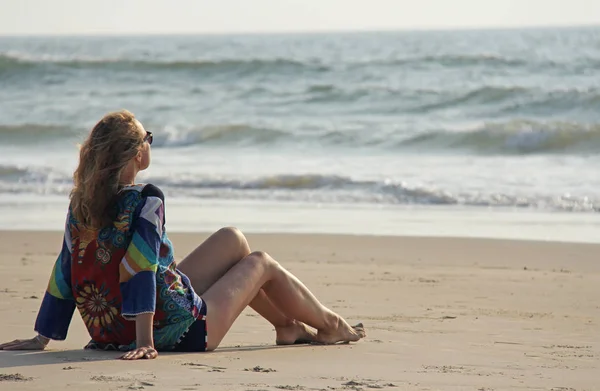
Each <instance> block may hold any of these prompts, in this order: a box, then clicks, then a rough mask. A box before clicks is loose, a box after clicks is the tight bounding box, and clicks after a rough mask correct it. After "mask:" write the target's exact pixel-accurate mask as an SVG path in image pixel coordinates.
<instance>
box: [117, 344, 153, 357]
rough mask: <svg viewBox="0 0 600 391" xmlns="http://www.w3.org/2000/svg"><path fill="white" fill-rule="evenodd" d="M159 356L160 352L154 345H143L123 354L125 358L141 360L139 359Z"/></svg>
mask: <svg viewBox="0 0 600 391" xmlns="http://www.w3.org/2000/svg"><path fill="white" fill-rule="evenodd" d="M156 357H158V352H157V351H156V349H154V348H153V347H152V346H142V347H139V348H136V349H133V350H130V351H129V352H127V353H125V354H124V355H122V356H121V359H123V360H139V359H148V360H152V359H155V358H156Z"/></svg>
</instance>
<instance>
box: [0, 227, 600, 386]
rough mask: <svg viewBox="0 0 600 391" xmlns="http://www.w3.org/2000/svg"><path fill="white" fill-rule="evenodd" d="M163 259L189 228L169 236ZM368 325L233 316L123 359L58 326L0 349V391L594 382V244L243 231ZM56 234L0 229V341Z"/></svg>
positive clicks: (27, 299)
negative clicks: (205, 337) (288, 335)
mask: <svg viewBox="0 0 600 391" xmlns="http://www.w3.org/2000/svg"><path fill="white" fill-rule="evenodd" d="M170 237H171V239H172V240H173V242H174V244H175V247H176V252H177V256H178V258H179V257H182V256H184V255H185V254H186V253H187V252H189V251H190V250H191V249H192V248H193V247H195V246H196V245H197V244H198V243H200V242H201V241H202V240H203V239H204V238H205V237H206V235H204V234H170ZM249 240H250V243H251V244H252V245H253V248H254V249H261V250H266V251H268V252H269V253H271V254H272V255H273V256H274V257H275V258H277V259H278V260H279V261H280V262H281V263H282V264H283V265H285V266H286V267H288V268H289V269H290V270H291V271H292V272H294V273H295V274H297V276H298V277H300V278H301V279H302V280H303V281H304V282H305V283H306V284H307V286H308V287H309V288H310V289H312V290H313V292H314V293H315V294H316V295H317V297H319V298H320V299H321V301H322V302H323V303H324V304H325V305H327V306H329V307H330V308H332V309H334V310H336V311H338V312H339V313H340V314H342V315H343V316H345V317H346V318H347V319H348V321H349V322H351V323H355V322H358V321H361V322H363V323H364V324H365V326H366V328H367V332H368V336H367V338H366V339H364V340H363V341H360V342H358V343H354V344H350V345H337V346H325V347H324V346H292V347H276V346H274V344H273V343H274V338H275V336H274V333H273V329H272V327H271V326H270V325H269V324H268V323H267V322H266V321H264V320H263V319H261V318H260V317H258V316H257V315H256V314H255V313H254V312H253V311H252V310H247V311H246V312H244V313H243V314H242V315H241V317H240V318H239V320H238V321H237V322H236V323H235V325H234V326H233V329H232V330H231V332H230V334H229V335H228V336H227V337H226V339H225V340H224V342H223V344H222V347H221V348H220V349H219V350H217V351H216V352H213V353H201V354H191V353H186V354H166V353H163V354H161V355H160V356H159V358H158V359H156V360H153V361H137V362H123V361H119V360H116V359H115V358H116V357H117V353H98V352H89V351H83V350H82V349H81V348H82V346H83V345H84V344H85V343H86V342H87V341H88V339H87V336H86V333H85V329H84V327H83V323H82V322H81V319H80V317H79V315H78V314H77V313H76V314H75V316H74V318H73V322H72V325H71V329H70V332H69V337H68V339H67V341H65V342H53V343H51V345H50V346H49V350H48V351H45V352H2V351H0V367H1V368H0V389H1V390H15V391H16V390H128V389H130V390H138V389H139V390H141V389H145V390H279V389H281V390H371V389H390V390H438V389H440V390H517V389H519V390H522V389H526V390H593V389H600V332H599V330H600V262H599V261H598V254H600V245H594V244H570V243H555V242H527V241H506V240H486V239H453V238H403V237H368V236H331V235H291V234H290V235H249ZM60 243H61V234H60V233H57V232H16V231H0V273H1V276H2V280H1V282H0V317H1V318H2V321H1V322H0V340H2V341H8V340H12V339H14V338H17V337H20V338H25V337H30V336H32V335H33V331H32V325H33V322H34V319H35V316H36V312H37V309H38V307H39V304H40V300H41V297H42V295H43V292H44V289H45V286H46V282H47V278H48V275H49V273H50V269H51V266H52V264H53V262H54V260H55V257H56V254H57V251H58V250H59V248H60Z"/></svg>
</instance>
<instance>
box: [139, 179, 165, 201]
mask: <svg viewBox="0 0 600 391" xmlns="http://www.w3.org/2000/svg"><path fill="white" fill-rule="evenodd" d="M143 186H144V187H143V189H142V197H156V198H160V200H161V201H163V202H164V201H165V195H164V193H163V192H162V190H161V189H160V188H159V187H158V186H156V185H153V184H152V183H146V184H145V185H143Z"/></svg>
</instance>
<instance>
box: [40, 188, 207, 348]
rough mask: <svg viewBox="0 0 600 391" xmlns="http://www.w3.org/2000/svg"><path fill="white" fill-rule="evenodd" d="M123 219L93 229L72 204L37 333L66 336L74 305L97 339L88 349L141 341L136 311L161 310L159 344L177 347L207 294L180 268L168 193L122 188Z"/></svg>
mask: <svg viewBox="0 0 600 391" xmlns="http://www.w3.org/2000/svg"><path fill="white" fill-rule="evenodd" d="M115 208H116V210H115V214H114V215H115V216H116V219H115V220H114V221H113V223H112V224H111V225H109V226H107V227H104V228H102V229H99V230H98V229H89V228H87V227H84V226H82V225H81V224H79V222H78V221H77V220H76V219H75V218H74V216H73V215H72V213H71V208H69V213H68V215H67V221H66V225H65V234H64V240H63V244H62V251H61V252H60V255H59V256H58V259H57V261H56V263H55V265H54V268H53V270H52V275H51V277H50V281H49V283H48V289H47V290H46V293H45V295H44V299H43V301H42V304H41V308H40V310H39V313H38V316H37V320H36V323H35V331H37V332H38V333H39V334H41V335H43V336H45V337H47V338H51V339H54V340H64V339H65V338H66V337H67V331H68V328H69V324H70V322H71V319H72V317H73V312H74V311H75V308H77V309H78V310H79V313H80V314H81V318H82V319H83V322H84V323H85V327H86V328H87V330H88V332H89V334H90V337H91V338H92V340H91V341H90V343H89V344H88V347H93V348H102V349H108V348H113V349H119V350H127V349H132V348H134V347H135V340H136V336H135V317H136V315H139V314H144V313H154V344H155V348H156V349H157V350H172V349H174V348H175V346H176V344H177V343H178V342H179V340H180V339H181V338H182V337H183V336H184V335H185V333H186V332H187V330H188V328H189V327H190V326H191V325H192V323H194V321H195V320H196V318H198V316H199V311H200V308H201V306H202V299H201V298H200V297H199V296H198V295H197V294H196V293H195V292H194V290H193V288H192V285H191V283H190V280H189V279H188V277H187V276H186V275H185V274H183V273H181V272H180V271H179V270H177V268H176V263H175V261H174V257H173V246H172V244H171V241H170V240H169V238H168V237H167V233H166V231H165V209H164V197H163V193H162V191H161V190H160V189H159V188H157V187H156V186H154V185H151V184H148V185H135V186H129V187H126V188H124V189H123V190H121V192H120V193H119V196H118V199H117V201H116V203H115Z"/></svg>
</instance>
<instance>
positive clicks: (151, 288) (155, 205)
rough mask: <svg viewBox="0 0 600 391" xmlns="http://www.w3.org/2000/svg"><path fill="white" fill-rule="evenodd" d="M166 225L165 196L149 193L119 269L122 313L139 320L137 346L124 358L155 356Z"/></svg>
mask: <svg viewBox="0 0 600 391" xmlns="http://www.w3.org/2000/svg"><path fill="white" fill-rule="evenodd" d="M163 227H164V207H163V202H162V198H161V197H157V196H153V195H147V196H146V197H144V199H143V200H142V202H141V203H140V206H139V213H136V214H135V216H134V221H133V222H132V230H133V235H132V238H131V242H130V244H129V247H128V248H127V253H126V254H125V256H124V257H123V259H122V260H121V267H120V268H119V273H120V281H121V284H120V286H121V294H122V296H123V307H122V311H121V312H122V315H123V317H124V318H125V319H128V320H132V321H133V320H135V322H136V349H134V350H132V351H130V352H128V353H126V354H125V355H123V356H122V358H123V359H127V360H135V359H138V358H155V357H157V356H158V354H157V353H156V350H155V349H154V341H153V331H152V327H153V319H154V311H155V307H156V272H157V270H158V258H159V251H160V245H161V239H162V233H163Z"/></svg>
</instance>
